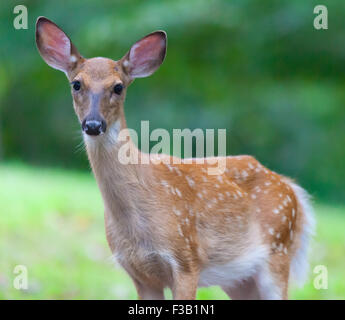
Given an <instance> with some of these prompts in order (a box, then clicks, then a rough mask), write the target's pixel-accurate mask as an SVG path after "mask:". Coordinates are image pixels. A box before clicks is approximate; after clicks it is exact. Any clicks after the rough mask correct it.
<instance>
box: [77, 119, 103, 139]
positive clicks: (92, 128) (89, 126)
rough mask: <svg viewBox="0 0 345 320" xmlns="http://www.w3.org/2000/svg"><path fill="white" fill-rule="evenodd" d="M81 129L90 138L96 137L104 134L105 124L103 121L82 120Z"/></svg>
mask: <svg viewBox="0 0 345 320" xmlns="http://www.w3.org/2000/svg"><path fill="white" fill-rule="evenodd" d="M82 129H83V131H84V132H85V133H86V134H88V135H90V136H98V135H100V134H102V133H104V132H105V130H106V124H105V121H104V120H101V121H99V120H84V121H83V123H82Z"/></svg>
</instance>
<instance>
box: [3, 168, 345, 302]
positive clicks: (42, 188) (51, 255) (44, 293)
mask: <svg viewBox="0 0 345 320" xmlns="http://www.w3.org/2000/svg"><path fill="white" fill-rule="evenodd" d="M0 176H1V183H0V203H1V204H2V205H1V208H2V213H5V214H1V215H0V254H1V259H0V300H1V299H136V298H137V296H136V291H135V288H134V285H133V283H132V281H131V280H130V278H129V276H128V275H127V274H126V273H125V271H124V270H123V269H121V268H119V267H118V266H117V267H114V263H113V261H112V259H111V252H110V249H109V248H108V245H107V243H106V240H105V232H104V219H103V214H102V210H103V205H102V200H101V195H100V193H99V191H98V189H97V185H96V182H95V180H94V179H93V178H92V177H91V176H90V175H89V174H87V173H80V172H79V173H78V172H74V171H66V170H60V169H59V170H57V169H55V170H51V169H41V168H40V169H34V168H32V167H26V166H23V165H17V164H13V163H12V164H6V165H3V164H2V165H0ZM18 199H20V201H18ZM315 207H316V213H317V221H318V224H317V232H316V237H315V239H314V242H313V245H312V250H311V255H310V258H311V259H310V265H311V268H310V272H309V280H308V282H307V283H306V285H305V286H304V287H303V288H301V289H297V288H295V287H293V286H292V290H291V291H290V298H291V299H344V298H345V269H344V265H345V256H344V247H345V233H344V228H345V220H344V215H343V212H344V210H345V208H344V207H336V206H330V205H320V204H318V205H316V206H315ZM16 265H24V266H26V268H27V270H28V289H27V290H17V289H15V288H14V287H13V281H14V279H15V277H16V276H17V274H15V273H14V268H15V266H16ZM318 265H323V266H325V267H327V270H328V289H321V290H317V289H315V287H314V285H313V282H314V279H315V277H316V276H317V274H315V273H313V270H314V268H315V266H318ZM166 293H167V298H171V292H170V291H168V290H167V292H166ZM198 299H228V297H227V296H226V295H225V293H224V292H223V291H222V290H221V289H220V288H219V287H211V288H201V289H199V290H198Z"/></svg>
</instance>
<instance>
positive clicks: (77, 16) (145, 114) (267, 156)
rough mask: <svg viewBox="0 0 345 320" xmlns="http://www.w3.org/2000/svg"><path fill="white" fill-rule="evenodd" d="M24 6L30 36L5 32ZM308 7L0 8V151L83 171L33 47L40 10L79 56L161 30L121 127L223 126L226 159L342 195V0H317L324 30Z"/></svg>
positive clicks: (243, 1) (139, 4) (180, 1)
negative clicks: (153, 60)
mask: <svg viewBox="0 0 345 320" xmlns="http://www.w3.org/2000/svg"><path fill="white" fill-rule="evenodd" d="M16 4H25V5H26V6H27V8H28V12H29V29H28V30H15V29H14V27H13V18H14V16H15V15H14V14H13V7H14V6H15V5H16ZM317 4H320V1H318V0H315V1H314V0H304V1H301V0H280V1H276V0H265V1H263V0H233V1H226V0H188V1H186V0H173V1H161V0H145V1H139V0H134V1H132V0H130V1H128V0H127V1H124V0H118V1H114V0H99V1H91V0H74V1H64V0H62V1H43V0H42V1H39V0H36V1H33V0H32V1H23V0H22V1H1V4H0V39H1V45H0V154H1V155H2V158H3V159H20V160H23V161H26V162H30V163H34V164H39V165H54V166H62V167H74V168H83V169H85V168H88V164H87V160H86V156H85V154H84V153H83V152H76V150H77V145H78V144H79V142H80V140H81V135H80V127H79V124H78V122H77V119H76V117H75V115H74V111H73V108H72V99H71V96H70V93H69V85H68V82H67V81H66V79H65V76H64V75H63V73H61V72H59V71H55V70H53V69H51V68H50V67H48V66H47V65H46V64H45V63H44V62H43V61H42V59H41V58H40V56H39V54H38V52H37V50H36V48H35V42H34V24H35V20H36V18H37V17H38V16H40V15H44V16H47V17H48V18H50V19H52V20H53V21H55V22H56V23H57V24H58V25H60V26H61V27H62V28H63V29H64V30H65V31H66V33H67V34H69V35H70V37H71V38H72V40H73V42H74V43H75V44H76V46H77V47H78V49H79V51H80V52H81V54H83V55H84V56H86V57H93V56H106V57H110V58H113V59H119V58H121V57H122V56H123V55H124V54H125V53H126V51H127V50H128V49H129V47H130V45H131V44H132V43H133V42H135V41H136V40H138V39H139V38H140V37H142V36H144V35H145V34H147V33H149V32H151V31H153V30H156V29H164V30H166V31H167V33H168V39H169V46H168V54H167V58H166V61H165V62H164V64H163V66H162V67H161V68H160V70H159V71H158V72H157V73H156V74H154V75H153V76H152V77H150V78H148V79H143V80H137V81H136V82H135V83H134V84H133V85H132V86H131V88H130V89H129V91H128V97H127V103H126V115H127V119H128V125H129V126H130V127H132V128H135V129H138V128H139V127H140V121H141V120H150V127H151V129H152V130H153V129H154V128H157V127H160V128H167V129H169V130H171V129H172V128H191V129H193V128H226V129H228V136H227V138H228V139H227V140H228V153H229V154H241V153H246V154H251V155H254V156H255V157H257V158H258V159H259V160H260V161H261V162H262V163H263V164H264V165H267V166H268V167H270V168H271V169H273V170H276V171H278V172H280V173H284V174H286V175H289V176H291V177H293V178H296V179H297V180H298V181H299V182H300V183H301V184H302V185H303V186H304V187H306V188H307V189H308V190H309V191H311V193H312V194H313V195H315V196H317V197H320V198H323V199H327V200H330V201H341V200H343V199H344V198H345V188H344V181H345V165H344V158H345V151H344V147H345V108H344V102H345V90H344V89H345V82H344V74H345V59H344V58H345V45H344V43H345V22H344V21H345V2H344V1H342V0H332V1H329V0H328V1H327V0H324V1H322V4H325V5H327V7H328V12H329V29H328V30H320V31H317V30H315V29H314V27H313V19H314V17H315V15H314V14H313V9H314V7H315V6H316V5H317Z"/></svg>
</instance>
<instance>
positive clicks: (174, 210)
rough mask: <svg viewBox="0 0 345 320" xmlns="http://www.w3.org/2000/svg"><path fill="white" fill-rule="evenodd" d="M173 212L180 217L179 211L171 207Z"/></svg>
mask: <svg viewBox="0 0 345 320" xmlns="http://www.w3.org/2000/svg"><path fill="white" fill-rule="evenodd" d="M173 212H174V213H175V214H176V215H177V216H180V215H181V211H180V210H177V209H176V208H175V207H173Z"/></svg>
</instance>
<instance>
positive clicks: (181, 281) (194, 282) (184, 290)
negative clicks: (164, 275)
mask: <svg viewBox="0 0 345 320" xmlns="http://www.w3.org/2000/svg"><path fill="white" fill-rule="evenodd" d="M198 282H199V273H197V272H190V273H185V272H180V273H178V274H176V275H175V277H174V287H173V290H172V292H173V298H174V300H195V299H196V291H197V288H198Z"/></svg>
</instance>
